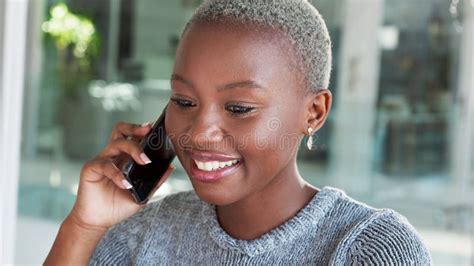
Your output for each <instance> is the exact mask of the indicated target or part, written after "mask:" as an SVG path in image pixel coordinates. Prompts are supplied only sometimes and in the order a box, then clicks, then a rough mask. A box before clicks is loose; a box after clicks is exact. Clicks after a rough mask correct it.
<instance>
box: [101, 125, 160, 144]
mask: <svg viewBox="0 0 474 266" xmlns="http://www.w3.org/2000/svg"><path fill="white" fill-rule="evenodd" d="M150 129H151V123H150V122H145V123H143V124H141V125H137V124H131V123H126V122H118V123H117V124H116V125H115V127H114V129H113V130H112V134H111V136H110V141H113V140H116V139H120V138H127V137H134V136H144V135H146V134H147V133H148V131H149V130H150Z"/></svg>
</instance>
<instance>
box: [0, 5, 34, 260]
mask: <svg viewBox="0 0 474 266" xmlns="http://www.w3.org/2000/svg"><path fill="white" fill-rule="evenodd" d="M0 6H2V7H1V10H2V11H1V13H2V14H3V15H0V19H2V23H0V27H3V29H2V30H0V33H1V34H0V35H2V37H1V38H0V51H1V52H0V54H2V56H1V57H0V60H1V61H0V71H1V74H0V77H1V79H0V82H1V83H0V125H1V127H0V147H1V149H0V264H2V265H3V264H11V263H13V254H14V243H15V241H14V240H15V239H14V238H15V222H16V206H17V191H18V176H19V173H18V172H19V171H18V170H19V161H20V140H21V118H22V106H23V101H22V100H23V82H24V75H23V74H24V73H23V72H24V65H25V64H24V60H25V56H24V55H25V43H26V23H27V8H28V0H3V1H1V2H0Z"/></svg>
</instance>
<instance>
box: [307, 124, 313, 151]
mask: <svg viewBox="0 0 474 266" xmlns="http://www.w3.org/2000/svg"><path fill="white" fill-rule="evenodd" d="M311 133H313V128H312V127H308V141H307V142H306V146H307V147H308V150H312V149H313V135H312V134H311Z"/></svg>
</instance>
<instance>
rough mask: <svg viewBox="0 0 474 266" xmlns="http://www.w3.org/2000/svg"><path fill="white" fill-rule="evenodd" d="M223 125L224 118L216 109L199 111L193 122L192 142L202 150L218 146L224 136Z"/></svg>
mask: <svg viewBox="0 0 474 266" xmlns="http://www.w3.org/2000/svg"><path fill="white" fill-rule="evenodd" d="M221 126H222V119H221V117H220V116H219V114H217V112H216V111H212V110H209V111H204V110H203V111H201V112H199V115H197V116H196V117H195V120H194V121H193V123H192V128H191V134H190V135H191V136H190V140H191V144H192V145H193V146H194V147H196V148H198V149H202V150H213V149H216V148H218V147H217V144H218V143H220V142H222V141H223V136H224V132H223V130H222V128H221Z"/></svg>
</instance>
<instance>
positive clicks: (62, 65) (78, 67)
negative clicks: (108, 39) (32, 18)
mask: <svg viewBox="0 0 474 266" xmlns="http://www.w3.org/2000/svg"><path fill="white" fill-rule="evenodd" d="M42 30H43V32H44V33H45V34H46V35H47V36H49V37H51V38H52V40H53V41H54V43H55V46H56V48H57V51H58V59H59V60H58V70H59V72H60V80H61V87H62V89H63V90H64V91H63V93H64V96H66V97H76V96H77V92H78V90H79V89H80V88H83V87H84V85H85V84H86V83H87V82H88V81H90V80H91V79H92V77H93V75H94V68H93V65H94V60H95V58H96V57H97V55H98V51H99V46H100V41H99V36H98V33H97V31H96V28H95V25H94V23H93V22H92V20H90V19H88V18H86V17H84V16H81V15H77V14H74V13H72V12H71V11H70V10H69V8H68V7H67V5H66V4H65V3H58V4H56V5H54V6H53V7H51V9H50V18H49V19H48V20H47V21H45V22H44V23H43V25H42Z"/></svg>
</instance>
